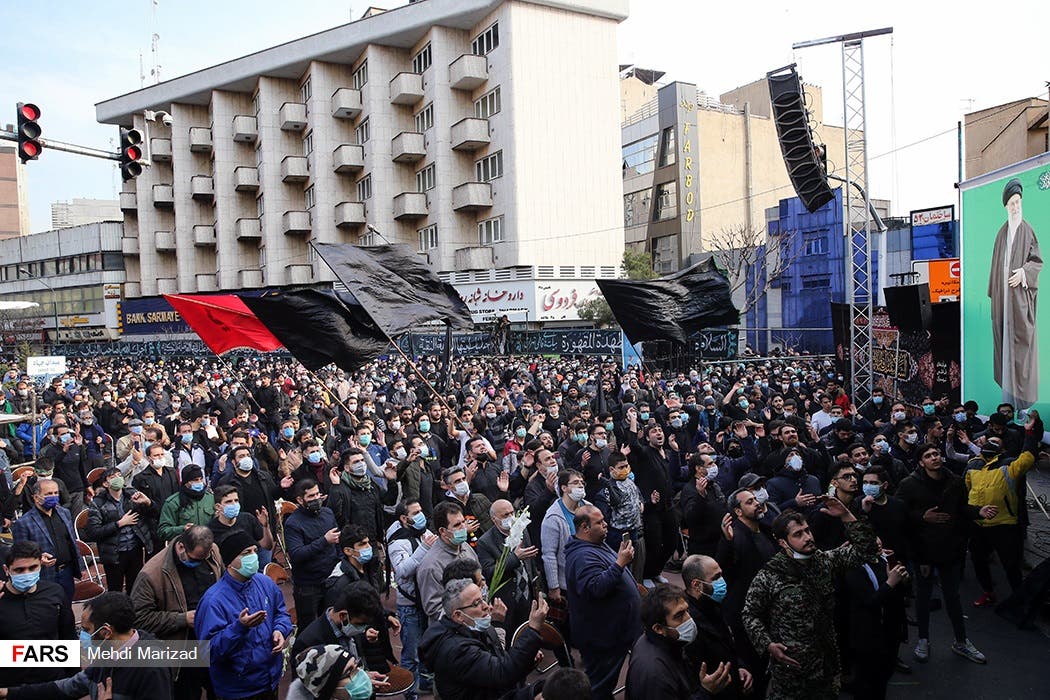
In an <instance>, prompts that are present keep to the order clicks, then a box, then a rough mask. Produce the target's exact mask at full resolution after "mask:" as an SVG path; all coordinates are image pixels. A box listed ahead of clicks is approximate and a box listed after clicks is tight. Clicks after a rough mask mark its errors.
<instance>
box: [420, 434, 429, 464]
mask: <svg viewBox="0 0 1050 700" xmlns="http://www.w3.org/2000/svg"><path fill="white" fill-rule="evenodd" d="M420 429H422V426H420ZM419 456H420V457H422V458H423V459H426V458H427V457H429V456H430V447H428V446H427V445H420V446H419Z"/></svg>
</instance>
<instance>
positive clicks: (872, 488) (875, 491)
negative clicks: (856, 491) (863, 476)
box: [861, 484, 882, 498]
mask: <svg viewBox="0 0 1050 700" xmlns="http://www.w3.org/2000/svg"><path fill="white" fill-rule="evenodd" d="M861 488H862V489H863V490H864V495H865V496H871V497H872V498H878V497H879V496H881V495H882V486H881V485H880V484H863V485H861Z"/></svg>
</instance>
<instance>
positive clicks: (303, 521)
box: [284, 479, 339, 627]
mask: <svg viewBox="0 0 1050 700" xmlns="http://www.w3.org/2000/svg"><path fill="white" fill-rule="evenodd" d="M295 496H296V503H297V504H298V506H299V507H298V508H296V509H295V511H293V512H292V513H291V515H289V516H288V517H287V518H286V519H285V521H284V537H285V544H286V545H287V547H288V558H289V559H290V560H291V564H292V590H293V595H294V597H295V612H296V616H297V623H298V624H299V625H300V626H302V627H306V626H307V625H309V624H310V622H312V621H313V619H314V618H316V617H317V616H318V615H320V614H321V611H322V610H323V609H324V608H323V602H324V590H325V589H324V584H325V580H326V579H327V578H328V576H329V575H330V574H331V572H332V569H333V568H335V566H336V564H337V563H338V562H339V552H338V550H337V549H336V547H335V545H336V543H337V542H338V541H339V527H338V526H337V525H336V522H335V514H334V513H332V511H331V510H330V509H329V508H326V507H325V506H324V497H323V496H322V495H321V490H320V487H318V485H317V482H316V481H314V480H313V479H303V480H302V481H300V482H299V483H297V484H296V485H295Z"/></svg>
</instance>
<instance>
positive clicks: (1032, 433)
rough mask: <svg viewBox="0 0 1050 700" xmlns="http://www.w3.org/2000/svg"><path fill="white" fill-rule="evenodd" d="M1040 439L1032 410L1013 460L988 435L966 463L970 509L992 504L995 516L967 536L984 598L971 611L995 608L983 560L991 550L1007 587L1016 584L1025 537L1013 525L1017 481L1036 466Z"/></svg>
mask: <svg viewBox="0 0 1050 700" xmlns="http://www.w3.org/2000/svg"><path fill="white" fill-rule="evenodd" d="M1042 437H1043V421H1042V420H1041V419H1040V418H1039V413H1038V412H1036V411H1031V412H1030V413H1029V417H1028V422H1027V423H1026V424H1025V443H1024V449H1023V451H1022V452H1021V454H1020V456H1018V457H1017V459H1014V460H1012V461H1011V460H1010V458H1009V457H1007V456H1004V455H1003V444H1002V440H1001V438H998V437H989V438H988V440H987V442H985V443H984V445H983V446H982V447H981V456H980V457H977V458H975V459H973V460H971V462H970V469H969V470H968V471H967V472H966V489H967V491H968V492H969V503H970V505H971V506H977V507H982V506H991V507H992V508H994V509H995V511H996V512H995V515H994V516H993V517H991V518H987V519H984V520H978V521H976V523H977V524H976V526H975V527H974V532H973V535H972V536H971V538H970V553H971V555H972V557H973V569H974V573H975V574H977V581H978V582H979V583H980V584H981V587H982V588H983V589H984V594H983V595H982V596H981V597H980V598H978V599H977V600H975V601H974V602H973V604H974V606H975V607H978V608H983V607H987V606H990V605H994V604H995V602H996V599H995V583H994V582H993V581H992V571H991V567H990V566H989V563H988V560H989V557H990V556H991V554H992V552H995V553H996V554H998V555H999V561H1000V562H1001V563H1002V565H1003V569H1004V570H1005V571H1006V580H1007V581H1008V582H1009V583H1010V588H1011V589H1013V590H1014V591H1016V590H1017V589H1018V587H1019V586H1020V585H1021V578H1022V577H1021V562H1022V559H1023V558H1024V535H1023V533H1022V531H1021V527H1020V525H1018V523H1017V515H1018V513H1020V509H1021V508H1022V507H1023V504H1022V503H1021V498H1023V497H1024V493H1022V492H1021V491H1020V489H1019V488H1018V481H1019V480H1020V479H1021V477H1023V476H1024V475H1025V474H1027V473H1028V470H1029V469H1031V468H1032V467H1033V466H1034V465H1035V453H1036V451H1037V450H1038V449H1039V441H1040V440H1041V439H1042Z"/></svg>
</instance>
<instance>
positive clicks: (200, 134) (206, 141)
mask: <svg viewBox="0 0 1050 700" xmlns="http://www.w3.org/2000/svg"><path fill="white" fill-rule="evenodd" d="M190 150H191V151H193V152H194V153H211V129H209V128H208V127H206V126H193V127H190Z"/></svg>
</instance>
